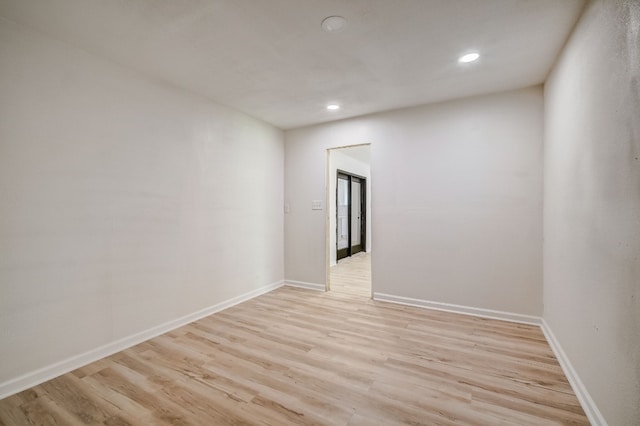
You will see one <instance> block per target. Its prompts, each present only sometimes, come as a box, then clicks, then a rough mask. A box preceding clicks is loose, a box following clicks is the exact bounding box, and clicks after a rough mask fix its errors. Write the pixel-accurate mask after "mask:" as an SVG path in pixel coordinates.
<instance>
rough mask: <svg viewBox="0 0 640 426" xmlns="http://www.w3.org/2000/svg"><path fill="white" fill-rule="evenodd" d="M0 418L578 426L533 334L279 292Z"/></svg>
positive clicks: (45, 392)
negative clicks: (549, 425) (551, 425)
mask: <svg viewBox="0 0 640 426" xmlns="http://www.w3.org/2000/svg"><path fill="white" fill-rule="evenodd" d="M0 424H4V425H22V424H45V425H53V424H58V425H60V424H62V425H82V424H104V425H165V424H166V425H226V424H234V425H278V426H280V425H385V426H393V425H401V424H411V425H452V424H479V425H493V424H518V425H524V424H530V425H542V424H588V421H587V419H586V417H585V415H584V412H583V411H582V409H581V407H580V405H579V403H578V401H577V399H576V397H575V395H574V394H573V392H572V390H571V387H570V386H569V384H568V382H567V380H566V378H565V376H564V375H563V373H562V370H561V368H560V366H559V365H558V362H557V361H556V359H555V357H554V356H553V353H552V352H551V349H550V348H549V345H548V344H547V343H546V341H545V339H544V337H543V335H542V333H541V331H540V329H539V328H538V327H534V326H528V325H521V324H514V323H508V322H502V321H497V320H489V319H482V318H475V317H471V316H464V315H457V314H452V313H446V312H438V311H431V310H426V309H420V308H413V307H408V306H401V305H394V304H389V303H384V302H376V301H372V300H370V299H369V298H368V297H364V296H357V295H350V294H347V293H340V292H327V293H321V292H315V291H310V290H304V289H299V288H292V287H282V288H280V289H277V290H275V291H273V292H271V293H268V294H265V295H263V296H260V297H258V298H255V299H252V300H250V301H248V302H245V303H242V304H240V305H237V306H235V307H232V308H229V309H227V310H225V311H223V312H220V313H217V314H215V315H212V316H210V317H207V318H204V319H202V320H199V321H197V322H194V323H191V324H189V325H187V326H184V327H181V328H179V329H177V330H175V331H172V332H170V333H166V334H164V335H162V336H159V337H156V338H154V339H151V340H149V341H147V342H144V343H142V344H139V345H137V346H135V347H132V348H130V349H127V350H124V351H122V352H119V353H117V354H115V355H113V356H110V357H108V358H105V359H103V360H100V361H98V362H95V363H93V364H90V365H88V366H86V367H83V368H80V369H78V370H75V371H73V372H71V373H68V374H65V375H63V376H60V377H58V378H56V379H54V380H51V381H49V382H46V383H44V384H41V385H39V386H35V387H33V388H31V389H28V390H26V391H24V392H21V393H19V394H16V395H14V396H11V397H9V398H5V399H4V400H2V401H0Z"/></svg>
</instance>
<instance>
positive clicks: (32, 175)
mask: <svg viewBox="0 0 640 426" xmlns="http://www.w3.org/2000/svg"><path fill="white" fill-rule="evenodd" d="M0 64H2V66H1V67H0V93H1V97H0V333H1V337H0V341H1V343H0V384H2V383H3V382H5V381H7V380H10V379H13V378H16V377H17V376H19V375H22V374H25V373H29V372H32V371H33V370H35V369H38V368H40V367H45V366H48V365H49V364H51V363H54V362H57V361H60V360H63V359H66V358H68V357H70V356H73V355H77V354H80V353H83V352H85V351H89V350H92V349H94V348H96V347H98V346H100V345H104V344H108V343H110V342H113V341H115V340H117V339H120V338H123V337H125V336H130V335H132V334H134V333H137V332H140V331H142V330H146V329H148V328H150V327H153V326H156V325H159V324H162V323H164V322H166V321H169V320H172V319H175V318H178V317H180V316H183V315H186V314H189V313H193V312H194V311H197V310H199V309H202V308H205V307H208V306H211V305H214V304H216V303H218V302H221V301H225V300H228V299H230V298H232V297H234V296H238V295H240V294H243V293H246V292H249V291H252V290H255V289H258V288H260V287H262V286H265V285H267V284H271V283H274V282H278V281H280V280H282V278H283V269H284V266H283V254H282V253H283V250H284V249H283V214H282V205H283V179H284V177H283V171H282V169H283V167H284V164H283V163H284V159H283V157H284V150H283V140H282V132H281V131H280V130H277V129H275V128H274V127H272V126H270V125H267V124H264V123H262V122H259V121H257V120H254V119H252V118H250V117H247V116H245V115H243V114H240V113H238V112H235V111H233V110H230V109H228V108H226V107H222V106H219V105H216V104H213V103H210V102H207V101H205V100H204V99H202V98H199V97H196V96H194V95H191V94H188V93H186V92H183V91H180V90H177V89H174V88H172V87H169V86H166V85H163V84H161V83H156V82H152V81H150V80H147V79H146V78H144V77H142V76H140V75H138V74H136V73H134V72H132V71H129V70H126V69H122V68H120V67H119V66H117V65H115V64H113V63H111V62H108V61H105V60H101V59H98V58H96V57H93V56H91V55H89V54H87V53H84V52H82V51H79V50H76V49H74V48H71V47H69V46H67V45H64V44H61V43H58V42H55V41H52V40H50V39H46V38H43V37H42V36H40V35H38V34H36V33H33V32H31V31H29V30H26V29H24V28H22V27H19V26H17V25H14V24H12V23H10V22H8V21H5V20H0Z"/></svg>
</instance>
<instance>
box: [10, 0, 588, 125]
mask: <svg viewBox="0 0 640 426" xmlns="http://www.w3.org/2000/svg"><path fill="white" fill-rule="evenodd" d="M583 6H584V1H583V0H322V1H320V0H0V16H3V17H5V18H7V19H9V20H13V21H16V22H18V23H21V24H24V25H27V26H29V27H32V28H34V29H36V30H39V31H41V32H44V33H46V34H49V35H50V36H52V37H54V38H57V39H60V40H62V41H65V42H67V43H69V44H72V45H75V46H78V47H80V48H82V49H84V50H86V51H89V52H91V53H94V54H96V55H99V56H102V57H106V58H109V59H111V60H113V61H115V62H117V63H120V64H122V65H124V66H127V67H130V68H134V69H136V70H138V71H140V72H143V73H145V74H148V75H150V76H153V77H154V78H157V79H161V80H164V81H166V82H169V83H171V84H173V85H176V86H179V87H182V88H184V89H187V90H190V91H192V92H195V93H199V94H201V95H203V96H206V97H207V98H209V99H212V100H214V101H216V102H219V103H222V104H225V105H229V106H231V107H234V108H236V109H238V110H240V111H243V112H245V113H247V114H249V115H252V116H254V117H256V118H260V119H262V120H264V121H267V122H269V123H272V124H274V125H276V126H278V127H280V128H283V129H290V128H295V127H300V126H305V125H309V124H315V123H321V122H326V121H331V120H336V119H341V118H347V117H354V116H358V115H363V114H367V113H372V112H379V111H384V110H390V109H396V108H402V107H408V106H413V105H420V104H425V103H431V102H437V101H442V100H447V99H454V98H459V97H465V96H471V95H478V94H483V93H490V92H496V91H502V90H508V89H515V88H520V87H525V86H530V85H534V84H538V83H542V82H543V81H544V79H545V78H546V75H547V73H548V72H549V69H550V68H551V66H552V65H553V62H554V60H555V58H556V56H557V55H558V53H559V51H560V50H561V48H562V46H563V44H564V42H565V40H566V39H567V37H568V35H569V33H570V31H571V29H572V28H573V26H574V24H575V22H576V20H577V18H578V16H579V14H580V12H581V11H582V8H583ZM330 15H341V16H344V17H345V18H347V20H348V22H349V24H348V27H347V28H346V29H345V30H344V31H343V32H341V33H339V34H327V33H325V32H323V31H322V29H321V27H320V23H321V21H322V19H323V18H325V17H327V16H330ZM470 49H475V50H478V51H479V52H481V53H482V57H481V59H480V61H479V62H477V63H474V64H470V65H466V66H461V65H459V64H458V63H457V57H458V55H459V54H461V53H463V52H465V51H468V50H470ZM331 102H337V103H340V104H341V105H342V109H341V110H339V111H336V112H330V111H327V110H326V109H325V106H326V105H327V104H328V103H331Z"/></svg>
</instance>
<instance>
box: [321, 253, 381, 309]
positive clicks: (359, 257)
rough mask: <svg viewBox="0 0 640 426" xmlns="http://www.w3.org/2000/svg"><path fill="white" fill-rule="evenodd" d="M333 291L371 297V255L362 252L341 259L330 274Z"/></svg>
mask: <svg viewBox="0 0 640 426" xmlns="http://www.w3.org/2000/svg"><path fill="white" fill-rule="evenodd" d="M329 287H330V289H331V291H337V292H340V293H346V294H351V295H354V296H363V297H369V298H370V297H371V254H370V253H364V252H360V253H357V254H354V255H353V256H350V257H345V258H344V259H341V260H340V261H339V262H338V264H337V265H335V266H332V267H331V268H330V272H329Z"/></svg>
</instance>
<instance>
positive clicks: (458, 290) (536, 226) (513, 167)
mask: <svg viewBox="0 0 640 426" xmlns="http://www.w3.org/2000/svg"><path fill="white" fill-rule="evenodd" d="M542 103H543V100H542V89H541V88H540V87H534V88H528V89H523V90H518V91H512V92H506V93H499V94H495V95H490V96H482V97H476V98H471V99H464V100H459V101H453V102H448V103H442V104H436V105H430V106H423V107H418V108H411V109H405V110H399V111H393V112H388V113H382V114H376V115H371V116H366V117H361V118H356V119H350V120H344V121H339V122H334V123H329V124H324V125H319V126H313V127H307V128H302V129H297V130H291V131H286V132H285V156H286V159H285V163H286V170H285V200H286V202H287V203H289V205H290V206H291V211H290V213H289V214H287V215H285V278H286V279H288V280H295V281H302V282H309V283H316V284H322V285H324V283H325V258H326V253H325V244H326V243H325V238H324V236H325V221H324V215H323V213H324V212H318V211H313V210H311V200H314V199H325V197H324V195H325V193H324V191H325V150H326V149H327V148H330V147H338V146H345V145H350V144H358V143H371V144H372V145H371V153H372V159H371V169H372V170H373V171H374V173H375V184H374V185H372V195H371V199H372V208H371V211H372V213H373V217H372V222H373V224H372V226H373V230H372V234H373V236H374V238H375V250H373V252H372V274H373V277H372V281H373V287H374V291H376V292H380V293H387V294H393V295H398V296H404V297H410V298H417V299H423V300H430V301H437V302H445V303H454V304H460V305H466V306H473V307H479V308H486V309H494V310H501V311H509V312H515V313H519V314H527V315H540V314H541V312H542V292H541V289H542V283H541V275H542V113H543V111H542Z"/></svg>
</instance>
